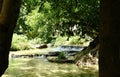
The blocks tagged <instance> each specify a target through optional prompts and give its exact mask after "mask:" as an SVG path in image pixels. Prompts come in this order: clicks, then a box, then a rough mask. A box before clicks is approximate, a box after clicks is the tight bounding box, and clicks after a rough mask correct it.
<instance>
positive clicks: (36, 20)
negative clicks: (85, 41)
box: [15, 0, 100, 42]
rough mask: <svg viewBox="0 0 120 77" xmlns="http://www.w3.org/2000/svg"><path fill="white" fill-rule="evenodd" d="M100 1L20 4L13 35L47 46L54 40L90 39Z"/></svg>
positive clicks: (95, 30) (40, 0) (33, 0)
mask: <svg viewBox="0 0 120 77" xmlns="http://www.w3.org/2000/svg"><path fill="white" fill-rule="evenodd" d="M99 4H100V0H57V1H56V0H23V2H22V6H21V12H20V16H19V19H18V23H17V25H18V26H17V27H16V30H15V32H16V33H18V34H21V33H22V34H25V35H27V36H28V38H29V39H31V38H36V37H38V38H41V39H42V40H43V41H44V42H49V41H50V40H51V38H55V37H57V36H68V37H70V36H75V35H77V36H82V37H84V36H85V35H88V36H90V37H92V38H94V37H95V36H96V35H97V34H98V33H99V8H100V5H99Z"/></svg>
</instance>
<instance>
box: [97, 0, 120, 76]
mask: <svg viewBox="0 0 120 77" xmlns="http://www.w3.org/2000/svg"><path fill="white" fill-rule="evenodd" d="M119 9H120V0H101V11H100V12H101V14H100V16H101V17H100V18H101V20H100V21H101V27H100V52H99V77H120V44H119V43H120V10H119Z"/></svg>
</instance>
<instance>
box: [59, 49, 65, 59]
mask: <svg viewBox="0 0 120 77" xmlns="http://www.w3.org/2000/svg"><path fill="white" fill-rule="evenodd" d="M58 59H67V53H66V52H63V51H62V52H60V53H59V55H58Z"/></svg>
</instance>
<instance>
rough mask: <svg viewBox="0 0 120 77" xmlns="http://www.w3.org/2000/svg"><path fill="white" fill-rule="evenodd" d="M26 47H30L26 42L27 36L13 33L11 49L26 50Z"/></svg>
mask: <svg viewBox="0 0 120 77" xmlns="http://www.w3.org/2000/svg"><path fill="white" fill-rule="evenodd" d="M27 49H31V47H30V45H29V43H28V39H27V37H26V36H24V35H17V34H14V36H13V40H12V46H11V51H16V50H27Z"/></svg>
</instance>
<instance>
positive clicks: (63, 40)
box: [54, 36, 67, 46]
mask: <svg viewBox="0 0 120 77" xmlns="http://www.w3.org/2000/svg"><path fill="white" fill-rule="evenodd" d="M66 40H67V37H66V36H64V37H61V36H59V37H57V38H56V41H55V44H54V46H59V45H66V44H67V43H66Z"/></svg>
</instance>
